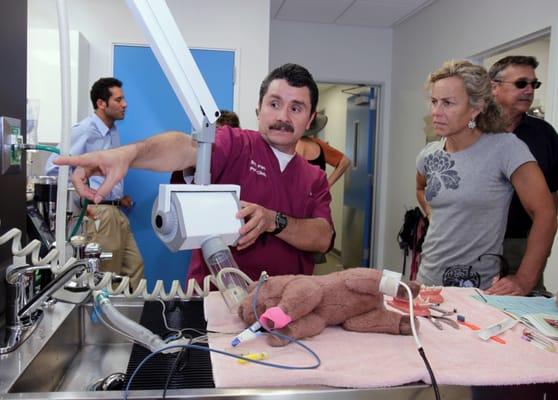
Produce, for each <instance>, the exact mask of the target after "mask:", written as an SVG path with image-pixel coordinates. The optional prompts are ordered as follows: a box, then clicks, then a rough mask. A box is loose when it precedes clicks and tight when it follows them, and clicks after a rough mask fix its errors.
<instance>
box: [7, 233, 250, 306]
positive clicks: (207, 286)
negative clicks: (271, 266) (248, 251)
mask: <svg viewBox="0 0 558 400" xmlns="http://www.w3.org/2000/svg"><path fill="white" fill-rule="evenodd" d="M21 236H22V233H21V231H20V230H19V229H17V228H12V229H10V230H9V231H8V232H6V233H5V234H3V235H2V236H0V245H2V244H5V243H7V242H9V241H10V240H12V254H13V256H14V261H13V265H12V267H11V268H12V269H13V268H15V267H19V266H23V265H25V264H26V258H27V256H29V255H30V256H31V265H44V266H47V265H49V264H50V269H51V271H52V272H53V273H54V274H55V275H56V274H59V273H60V272H62V271H64V270H65V269H66V268H68V267H69V266H70V265H71V264H73V263H74V262H75V261H76V259H75V258H73V257H71V258H70V259H69V260H68V261H67V262H66V263H65V264H64V265H57V264H55V262H56V259H57V257H58V250H57V249H52V250H51V251H50V252H49V253H48V254H47V255H46V256H45V257H43V258H40V257H39V252H40V250H41V242H39V241H38V240H36V239H34V240H32V241H31V242H30V243H29V244H28V245H27V246H25V247H24V248H21ZM9 271H10V269H9V270H8V272H9ZM227 273H234V274H237V275H239V276H240V277H241V278H242V279H244V280H245V281H246V282H247V283H248V284H251V283H253V281H252V279H250V277H249V276H248V275H246V274H245V273H244V272H242V271H241V270H239V269H236V268H223V269H222V270H221V271H220V272H219V273H218V274H217V276H215V277H214V276H212V275H207V276H206V277H205V278H204V279H203V283H202V286H200V285H199V284H198V283H197V282H196V280H195V279H190V280H189V281H188V283H187V285H186V291H184V290H183V289H182V284H181V282H180V281H178V280H174V281H172V284H171V288H170V290H169V292H168V293H167V292H166V291H165V285H164V282H163V281H162V280H157V282H155V287H154V288H153V290H152V291H151V292H148V291H147V281H146V280H145V279H142V280H141V281H140V283H139V284H138V287H137V288H135V289H134V290H132V289H131V286H130V278H129V277H127V276H124V277H122V281H121V282H120V283H119V284H118V286H116V288H114V287H113V279H114V278H115V277H116V275H115V274H113V273H112V272H105V273H103V277H102V279H101V280H100V281H99V282H98V283H95V275H94V274H91V273H85V274H82V275H81V276H80V277H77V278H74V279H73V281H74V282H78V283H81V284H87V286H89V288H90V289H92V290H102V289H105V288H106V289H107V291H108V293H109V294H110V295H119V294H122V295H124V296H125V297H127V298H135V297H143V298H144V299H145V300H155V299H157V298H161V299H163V300H172V299H174V298H176V297H178V298H180V299H182V300H188V299H191V298H193V297H206V296H207V295H209V292H210V291H211V285H212V284H213V285H215V286H216V287H217V288H219V289H221V288H225V285H224V284H223V274H227Z"/></svg>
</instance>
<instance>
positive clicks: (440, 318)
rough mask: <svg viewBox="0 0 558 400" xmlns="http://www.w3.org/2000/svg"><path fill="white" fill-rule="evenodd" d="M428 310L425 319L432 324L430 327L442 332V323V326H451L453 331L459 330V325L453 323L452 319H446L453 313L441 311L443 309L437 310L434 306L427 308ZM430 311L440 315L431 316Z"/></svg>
mask: <svg viewBox="0 0 558 400" xmlns="http://www.w3.org/2000/svg"><path fill="white" fill-rule="evenodd" d="M428 308H429V311H430V312H429V314H428V315H426V316H425V317H426V318H427V319H428V320H429V321H430V322H432V325H434V326H435V327H436V328H438V329H439V330H441V331H443V330H444V327H443V325H442V322H443V323H444V324H447V325H449V326H451V327H452V328H453V329H459V324H458V323H457V321H454V320H453V319H451V318H448V316H449V315H453V314H455V312H454V311H446V310H443V309H441V308H438V307H436V306H429V307H428ZM432 311H436V312H437V313H439V314H440V315H433V314H432Z"/></svg>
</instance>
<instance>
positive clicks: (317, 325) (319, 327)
mask: <svg viewBox="0 0 558 400" xmlns="http://www.w3.org/2000/svg"><path fill="white" fill-rule="evenodd" d="M325 327H326V322H325V320H324V319H323V318H322V317H320V316H319V315H317V314H315V313H310V314H307V315H305V316H304V317H302V318H300V319H298V320H296V321H293V322H291V323H290V324H289V325H287V326H286V327H285V328H283V329H280V330H278V331H279V333H281V334H283V335H286V336H290V337H292V338H294V339H304V338H307V337H311V336H316V335H317V334H319V333H320V332H322V331H323V330H324V329H325ZM267 343H268V344H269V345H270V346H273V347H278V346H285V345H286V344H288V343H289V341H288V340H286V339H282V338H278V337H276V336H273V335H268V337H267Z"/></svg>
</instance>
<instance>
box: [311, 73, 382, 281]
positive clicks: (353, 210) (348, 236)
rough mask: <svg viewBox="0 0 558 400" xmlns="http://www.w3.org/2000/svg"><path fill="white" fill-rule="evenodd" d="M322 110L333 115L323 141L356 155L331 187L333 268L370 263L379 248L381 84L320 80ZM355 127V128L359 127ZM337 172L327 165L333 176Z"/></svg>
mask: <svg viewBox="0 0 558 400" xmlns="http://www.w3.org/2000/svg"><path fill="white" fill-rule="evenodd" d="M318 88H319V91H320V101H319V103H318V108H317V110H318V112H321V113H324V114H325V115H327V117H328V123H327V125H326V127H325V128H324V129H323V130H322V131H321V132H320V133H319V135H318V136H319V137H320V139H322V140H324V141H326V142H328V143H329V145H331V146H333V147H334V148H336V149H337V150H339V151H341V152H342V153H344V154H345V155H346V156H347V157H348V158H349V159H351V166H350V167H349V169H348V170H347V171H346V172H345V174H344V176H343V177H342V178H341V179H339V180H338V181H337V183H335V185H333V187H332V188H331V189H330V190H331V196H332V203H331V211H332V217H333V222H334V225H335V230H336V234H337V236H336V238H335V244H334V246H333V250H332V252H331V253H330V256H328V264H329V266H328V267H327V268H326V269H324V268H323V267H321V266H320V265H316V268H317V270H318V271H323V272H330V271H331V270H339V269H342V267H343V266H346V267H354V266H365V267H368V266H370V261H371V260H373V256H374V254H373V253H374V249H373V248H371V245H370V244H371V243H373V242H374V240H373V235H374V218H373V216H374V190H373V185H374V166H375V160H376V140H375V139H376V134H377V118H376V116H377V114H376V113H377V110H376V104H378V97H379V93H380V87H378V86H372V85H368V84H338V83H323V82H322V83H319V84H318ZM355 129H356V130H355ZM332 171H333V168H332V167H331V166H328V167H327V170H326V173H327V175H329V174H330V173H331V172H332Z"/></svg>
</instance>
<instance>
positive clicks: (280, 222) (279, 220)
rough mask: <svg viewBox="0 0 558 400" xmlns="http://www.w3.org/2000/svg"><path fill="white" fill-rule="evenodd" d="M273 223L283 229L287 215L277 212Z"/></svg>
mask: <svg viewBox="0 0 558 400" xmlns="http://www.w3.org/2000/svg"><path fill="white" fill-rule="evenodd" d="M275 223H276V224H277V228H281V229H284V228H285V227H286V226H287V217H285V216H284V215H283V214H281V213H277V218H276V220H275Z"/></svg>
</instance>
